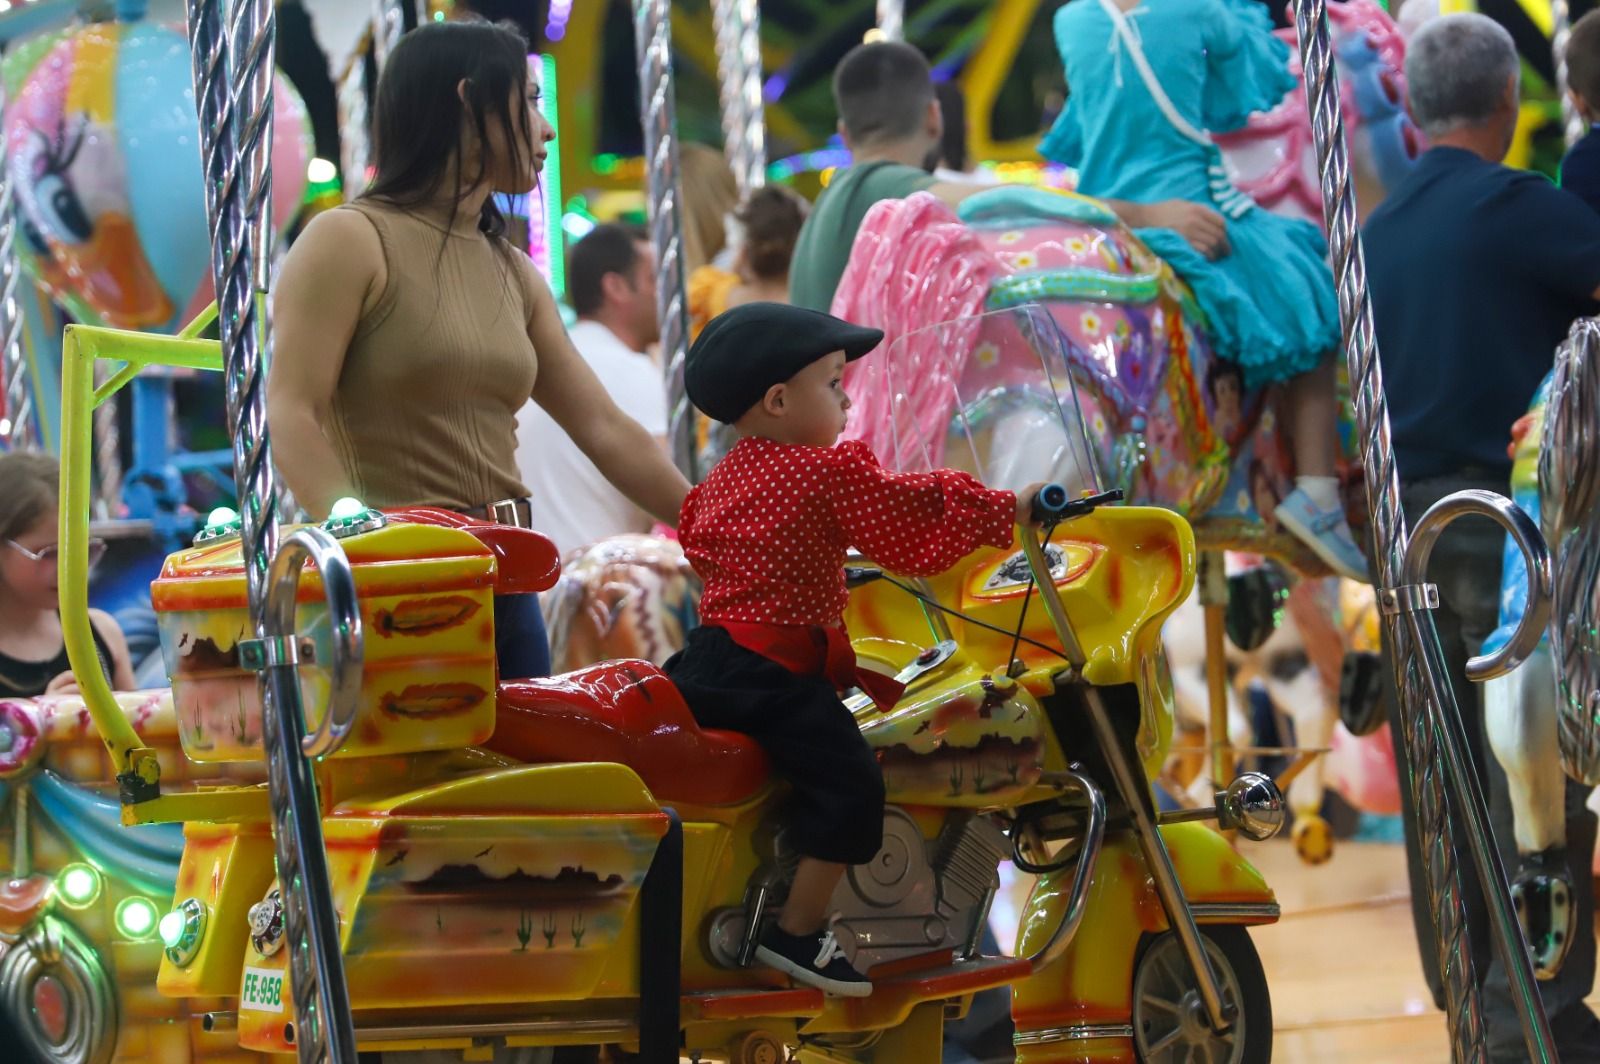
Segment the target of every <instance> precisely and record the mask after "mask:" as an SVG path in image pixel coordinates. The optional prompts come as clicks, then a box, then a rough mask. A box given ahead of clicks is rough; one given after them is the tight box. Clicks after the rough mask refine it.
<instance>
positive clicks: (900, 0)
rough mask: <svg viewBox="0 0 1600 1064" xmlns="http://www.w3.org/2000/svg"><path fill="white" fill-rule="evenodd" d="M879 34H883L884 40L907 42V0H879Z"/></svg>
mask: <svg viewBox="0 0 1600 1064" xmlns="http://www.w3.org/2000/svg"><path fill="white" fill-rule="evenodd" d="M878 32H879V33H881V34H883V37H884V40H888V41H903V40H905V38H906V2H905V0H878Z"/></svg>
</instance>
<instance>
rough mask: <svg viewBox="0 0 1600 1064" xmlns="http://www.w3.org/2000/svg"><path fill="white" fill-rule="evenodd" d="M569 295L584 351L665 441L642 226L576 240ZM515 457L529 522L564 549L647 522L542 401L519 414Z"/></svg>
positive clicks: (576, 339) (619, 397)
mask: <svg viewBox="0 0 1600 1064" xmlns="http://www.w3.org/2000/svg"><path fill="white" fill-rule="evenodd" d="M567 295H568V298H569V299H570V300H571V302H572V309H573V310H575V311H576V312H577V314H578V323H577V324H576V325H574V326H573V327H572V329H571V330H570V335H571V337H572V343H573V345H574V346H575V347H576V348H577V349H578V353H579V354H580V355H582V356H583V359H584V361H585V362H587V363H589V368H590V369H592V370H594V372H595V376H597V377H599V378H600V383H601V384H603V385H605V389H606V391H607V392H609V393H610V394H611V398H612V399H614V400H615V401H616V403H617V405H618V406H619V407H621V408H622V412H623V413H625V414H627V415H628V416H629V417H631V418H633V419H634V420H635V421H637V422H639V424H641V425H643V426H644V427H645V428H647V429H649V430H650V432H651V433H652V434H654V435H655V436H656V437H657V438H658V439H659V440H662V441H664V440H665V438H666V435H667V394H666V385H665V383H664V381H663V380H662V375H661V370H660V369H659V368H658V367H657V366H656V364H655V362H654V361H652V360H651V358H650V356H649V355H647V354H645V353H644V352H645V349H646V348H648V347H649V346H650V345H651V344H653V343H655V342H656V341H657V340H659V339H660V337H661V329H660V325H659V323H658V322H657V320H656V275H655V262H654V255H653V253H652V251H651V248H650V243H649V241H648V240H647V239H646V238H645V236H644V234H643V233H641V232H639V231H637V230H635V229H630V228H627V227H624V226H619V225H601V226H596V227H595V229H594V230H593V231H592V232H590V233H589V234H588V235H587V236H585V237H584V238H583V239H582V240H580V241H578V242H577V243H576V244H575V245H573V248H572V252H571V255H570V256H569V258H568V263H567ZM663 446H665V443H663ZM517 465H518V466H519V467H520V469H521V471H522V480H523V482H524V483H525V484H527V485H528V491H529V493H530V497H531V498H532V502H533V527H534V528H536V529H538V530H539V531H540V532H543V533H544V534H545V535H547V536H549V537H550V538H551V539H553V540H554V541H555V544H556V547H557V548H558V549H559V550H560V551H561V553H562V554H563V555H564V554H566V553H567V552H568V551H571V550H573V549H574V548H577V547H586V546H588V545H589V544H591V543H594V542H596V541H598V540H602V539H605V538H606V537H608V536H615V535H619V534H621V533H624V532H648V531H649V530H650V526H651V523H652V522H651V520H650V518H649V517H648V516H647V515H646V514H645V513H644V511H643V510H640V509H639V508H638V507H637V506H635V505H633V503H631V502H629V501H628V500H627V499H626V498H625V497H624V496H623V494H622V493H621V492H620V491H618V490H617V489H616V488H614V487H612V486H611V484H610V482H609V481H607V480H606V478H605V477H604V476H602V475H601V474H600V471H599V470H598V469H596V468H595V467H594V463H593V462H591V461H589V459H588V458H586V457H585V456H584V454H583V452H582V451H580V450H578V446H577V444H575V443H573V442H572V438H571V437H570V436H568V435H567V433H566V432H564V431H562V429H561V427H560V426H559V425H557V424H556V423H555V421H554V419H552V418H551V417H550V415H549V414H547V413H545V412H544V410H543V409H542V408H541V407H540V406H539V405H538V404H537V403H532V402H530V403H529V404H528V405H527V406H525V407H523V409H522V412H521V413H520V414H518V415H517Z"/></svg>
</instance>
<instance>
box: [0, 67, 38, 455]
mask: <svg viewBox="0 0 1600 1064" xmlns="http://www.w3.org/2000/svg"><path fill="white" fill-rule="evenodd" d="M8 104H9V101H8V100H7V98H6V88H5V84H4V82H0V129H3V128H5V111H6V107H7V106H8ZM21 280H22V271H21V269H20V268H19V266H18V263H17V205H16V191H15V189H14V188H13V187H12V185H11V170H10V168H9V167H7V166H5V165H0V383H3V389H4V390H3V392H0V401H3V402H4V403H5V406H4V408H3V409H0V449H4V450H7V451H11V450H16V449H19V448H23V447H27V446H29V444H30V439H31V424H30V423H31V421H32V420H33V396H32V393H31V392H30V390H29V388H28V362H27V359H26V358H25V357H23V352H22V305H21V303H20V302H19V301H18V298H17V286H18V284H19V283H20V282H21Z"/></svg>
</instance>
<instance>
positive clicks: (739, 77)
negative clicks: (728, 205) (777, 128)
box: [711, 0, 767, 196]
mask: <svg viewBox="0 0 1600 1064" xmlns="http://www.w3.org/2000/svg"><path fill="white" fill-rule="evenodd" d="M711 19H712V21H713V22H714V23H715V24H716V33H717V73H718V75H719V77H720V80H721V88H722V146H723V151H724V152H726V154H727V156H728V166H729V168H730V169H732V170H733V177H734V180H735V181H737V182H738V184H739V195H740V196H747V195H749V194H750V193H751V192H752V191H753V190H755V189H758V188H760V187H761V186H762V185H764V184H766V183H767V123H766V118H765V116H764V111H763V101H762V97H761V7H760V4H758V3H757V0H715V2H714V3H713V4H712V6H711Z"/></svg>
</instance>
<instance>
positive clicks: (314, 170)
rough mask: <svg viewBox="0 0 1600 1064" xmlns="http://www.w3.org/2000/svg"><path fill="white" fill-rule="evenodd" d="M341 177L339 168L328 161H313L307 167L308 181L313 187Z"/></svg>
mask: <svg viewBox="0 0 1600 1064" xmlns="http://www.w3.org/2000/svg"><path fill="white" fill-rule="evenodd" d="M338 176H339V168H338V167H337V166H334V165H333V164H332V163H330V162H329V161H328V160H326V159H312V160H311V162H310V163H308V164H307V165H306V180H307V181H309V182H311V183H312V184H313V185H323V184H326V183H328V182H329V181H332V180H333V179H334V178H336V177H338Z"/></svg>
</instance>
